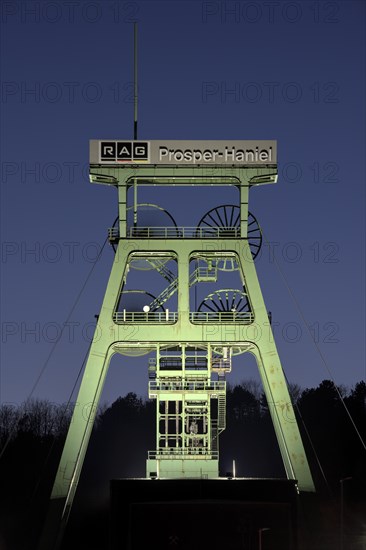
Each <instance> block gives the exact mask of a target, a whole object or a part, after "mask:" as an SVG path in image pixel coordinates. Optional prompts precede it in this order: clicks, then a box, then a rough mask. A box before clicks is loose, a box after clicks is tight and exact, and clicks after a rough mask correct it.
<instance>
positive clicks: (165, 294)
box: [149, 260, 217, 311]
mask: <svg viewBox="0 0 366 550" xmlns="http://www.w3.org/2000/svg"><path fill="white" fill-rule="evenodd" d="M149 263H150V264H151V265H153V266H154V267H155V269H156V270H157V271H158V272H159V273H161V275H163V277H164V278H165V279H167V280H168V281H170V285H169V286H167V287H166V288H164V290H163V291H162V292H161V293H160V294H159V295H158V296H157V297H156V298H155V299H154V300H153V301H152V302H151V303H150V304H149V308H150V311H155V310H157V309H158V308H159V307H160V306H162V305H163V304H165V302H166V301H167V300H169V298H171V297H172V296H173V294H175V292H177V290H178V277H175V276H174V273H173V272H172V271H170V269H168V268H167V267H165V265H164V263H163V262H159V261H156V260H149ZM216 281H217V268H216V267H213V268H211V269H209V268H206V267H197V268H196V269H195V271H193V273H191V275H190V277H189V287H192V286H193V285H195V284H196V283H201V282H205V283H207V282H215V283H216Z"/></svg>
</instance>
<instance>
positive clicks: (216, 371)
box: [40, 141, 314, 550]
mask: <svg viewBox="0 0 366 550" xmlns="http://www.w3.org/2000/svg"><path fill="white" fill-rule="evenodd" d="M172 143H173V144H174V145H175V147H173V146H172ZM213 144H217V146H216V148H214V147H213ZM119 145H120V146H121V147H120V155H119ZM140 145H141V148H140V149H139V146H140ZM178 146H179V147H178ZM240 146H241V147H240ZM245 146H246V147H245ZM234 148H235V155H234ZM166 151H168V152H166ZM187 151H188V152H187ZM214 151H216V153H214ZM231 152H233V154H231ZM104 153H105V154H104ZM140 153H141V155H142V158H141V160H140V159H139V158H138V155H139V154H140ZM124 154H125V157H126V158H124V159H123V158H122V157H123V155H124ZM135 154H136V158H135V157H134V155H135ZM199 155H200V157H199ZM204 155H206V156H204ZM220 155H221V157H220ZM225 155H226V156H225ZM118 156H120V157H121V158H118ZM90 180H91V181H92V182H94V183H101V184H105V185H112V186H115V187H116V188H117V189H118V207H119V217H118V226H117V227H114V228H112V229H111V230H110V240H111V242H114V243H115V245H116V254H115V258H114V262H113V266H112V270H111V274H110V277H109V281H108V284H107V289H106V292H105V296H104V300H103V304H102V308H101V311H100V315H99V318H98V324H97V327H96V331H97V333H98V338H97V339H95V340H94V341H93V342H92V345H91V349H90V353H89V357H88V360H87V363H86V367H85V372H84V375H83V379H82V382H81V386H80V390H79V394H78V397H77V403H79V404H80V403H82V404H83V403H84V404H88V413H87V417H85V407H80V406H79V407H75V409H74V412H73V416H72V421H71V424H70V427H69V431H68V434H67V438H66V442H65V446H64V450H63V453H62V457H61V461H60V465H59V469H58V472H57V476H56V480H55V483H54V487H53V490H52V495H51V512H50V519H49V521H48V524H47V525H49V526H51V524H52V525H54V521H56V522H58V526H59V528H60V529H59V530H58V532H59V533H60V532H61V533H62V527H63V526H64V525H65V524H66V522H67V518H68V515H69V512H70V509H71V505H72V502H73V498H74V495H75V491H76V488H77V484H78V480H79V476H80V472H81V468H82V465H83V461H84V457H85V453H86V450H87V446H88V442H89V438H90V434H91V431H92V427H93V423H94V420H95V416H96V411H97V407H98V403H99V399H100V396H101V393H102V389H103V385H104V382H105V379H106V376H107V372H108V367H109V363H110V360H111V358H112V356H113V355H114V354H120V355H123V356H124V357H125V360H126V362H128V356H133V355H139V354H140V355H141V354H143V353H150V354H151V353H155V354H156V357H155V358H152V359H150V360H149V369H148V370H149V395H150V397H151V398H155V399H156V401H157V431H156V449H154V450H153V451H151V452H150V453H149V457H148V460H147V476H151V477H217V476H218V475H219V474H218V435H219V433H220V431H222V430H223V429H224V428H225V389H226V388H225V373H226V372H229V371H230V368H231V358H232V356H233V355H236V354H238V355H240V354H243V353H246V352H249V353H251V354H252V355H254V357H255V359H256V362H257V365H258V369H259V373H260V377H261V380H262V384H263V389H264V392H265V395H266V398H267V402H268V406H269V410H270V414H271V418H272V422H273V426H274V429H275V433H276V436H277V441H278V445H279V449H280V452H281V456H282V459H283V464H284V467H285V471H286V474H287V477H288V479H296V480H297V481H298V486H299V489H300V490H302V491H314V484H313V479H312V475H311V472H310V469H309V465H308V461H307V458H306V454H305V451H304V447H303V443H302V440H301V436H300V432H299V429H298V425H297V422H296V418H295V415H294V410H293V406H292V403H291V399H290V396H289V392H288V388H287V384H286V380H285V376H284V373H283V370H282V366H281V362H280V359H279V355H278V352H277V348H276V344H275V341H274V338H273V334H272V330H271V324H270V322H269V318H268V312H267V309H266V306H265V303H264V300H263V296H262V292H261V289H260V285H259V282H258V278H257V273H256V269H255V265H254V261H253V250H251V248H250V239H249V234H248V217H249V216H250V214H249V212H248V199H249V189H250V188H251V187H253V186H256V185H261V184H266V183H275V182H276V181H277V164H276V142H229V143H228V144H225V143H224V142H213V141H207V142H189V141H186V142H166V144H161V142H153V141H152V142H114V141H92V142H91V162H90ZM149 185H154V186H156V185H160V186H184V185H187V186H192V185H193V186H196V185H200V186H203V187H207V190H208V191H209V189H210V188H211V186H221V187H225V186H234V187H236V188H237V189H238V190H239V204H238V205H237V208H238V212H239V213H240V216H239V218H238V222H237V223H235V224H234V223H233V219H234V216H233V210H230V213H231V214H230V216H228V217H227V218H226V220H224V222H223V223H222V224H218V225H217V227H208V228H207V227H206V226H204V225H199V226H198V227H196V228H188V227H176V226H174V227H172V226H169V227H158V228H157V227H154V228H149V227H141V226H139V217H138V202H137V196H138V188H139V187H140V186H149ZM129 189H131V190H132V191H133V193H132V196H133V204H132V205H128V203H127V194H128V190H129ZM233 208H234V207H233ZM129 209H131V210H132V222H131V223H129V221H128V220H129V219H130V216H128V213H129ZM228 218H230V219H228ZM250 223H252V222H250ZM136 262H140V263H141V262H144V263H145V264H146V265H147V266H148V268H149V269H151V270H154V271H155V272H157V273H158V274H160V275H161V277H162V280H164V281H165V282H166V288H164V290H163V291H162V292H161V293H160V294H159V295H158V296H153V297H150V298H149V300H148V302H146V306H144V308H143V309H141V308H140V311H134V310H133V308H132V309H131V307H129V306H128V303H127V302H126V305H124V302H123V300H125V299H126V300H127V298H128V295H127V293H126V292H125V288H126V281H127V280H130V279H131V278H132V279H133V269H131V268H133V267H134V266H136V265H137V263H136ZM193 262H195V263H194V265H195V266H196V267H195V268H194V269H192V263H193ZM171 265H172V266H173V267H174V269H175V270H176V271H175V272H173V271H174V270H172V269H170V266H171ZM197 266H198V267H197ZM227 266H234V267H235V269H236V270H237V272H238V273H239V275H240V280H241V283H242V286H241V288H240V289H227V288H218V289H217V290H216V291H214V292H211V293H209V294H208V296H207V297H206V299H205V300H204V301H203V302H202V304H201V306H200V308H198V309H197V308H193V307H192V303H191V301H190V288H191V287H192V286H194V285H195V284H198V283H202V284H205V281H206V282H210V284H214V283H215V281H217V277H218V272H219V271H220V270H223V269H227ZM172 296H174V297H175V300H176V301H175V302H174V304H175V306H174V307H175V309H172V308H171V307H169V308H168V307H167V304H168V303H169V299H172ZM215 300H216V302H217V301H219V302H220V304H224V305H223V307H221V306H220V307H212V303H214V301H215ZM225 304H226V305H225ZM258 334H260V337H258ZM121 391H123V388H121ZM215 400H216V404H215V405H214V401H215ZM214 411H215V412H214ZM52 517H53V518H55V519H54V520H52ZM47 525H46V529H45V532H44V534H43V538H42V541H41V546H40V548H42V549H45V548H47V550H49V549H50V548H54V547H57V544H58V543H57V540H58V541H60V535H58V537H59V538H58V539H57V536H56V537H55V533H54V531H52V528H51V527H49V528H48V527H47ZM51 531H52V532H51ZM55 545H56V546H55Z"/></svg>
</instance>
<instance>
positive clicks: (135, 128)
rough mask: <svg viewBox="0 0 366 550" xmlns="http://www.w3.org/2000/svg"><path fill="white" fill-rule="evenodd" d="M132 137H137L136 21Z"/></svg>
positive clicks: (135, 27) (134, 29) (134, 33)
mask: <svg viewBox="0 0 366 550" xmlns="http://www.w3.org/2000/svg"><path fill="white" fill-rule="evenodd" d="M133 41H134V48H133V104H134V115H133V139H137V23H134V24H133Z"/></svg>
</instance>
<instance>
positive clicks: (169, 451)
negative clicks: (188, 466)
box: [148, 447, 219, 460]
mask: <svg viewBox="0 0 366 550" xmlns="http://www.w3.org/2000/svg"><path fill="white" fill-rule="evenodd" d="M197 456H202V457H205V458H213V459H217V458H218V457H219V453H218V451H212V450H209V449H203V448H198V449H195V448H188V449H177V448H175V447H168V448H166V449H160V450H159V451H148V458H149V459H153V460H154V459H159V458H166V459H172V460H174V459H177V458H182V457H184V458H189V457H194V458H197Z"/></svg>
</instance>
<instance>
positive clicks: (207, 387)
mask: <svg viewBox="0 0 366 550" xmlns="http://www.w3.org/2000/svg"><path fill="white" fill-rule="evenodd" d="M196 390H204V391H225V382H223V381H217V380H213V381H210V380H209V381H207V382H203V381H201V382H197V381H192V382H190V381H175V382H174V381H168V380H166V381H160V380H150V381H149V391H196Z"/></svg>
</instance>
